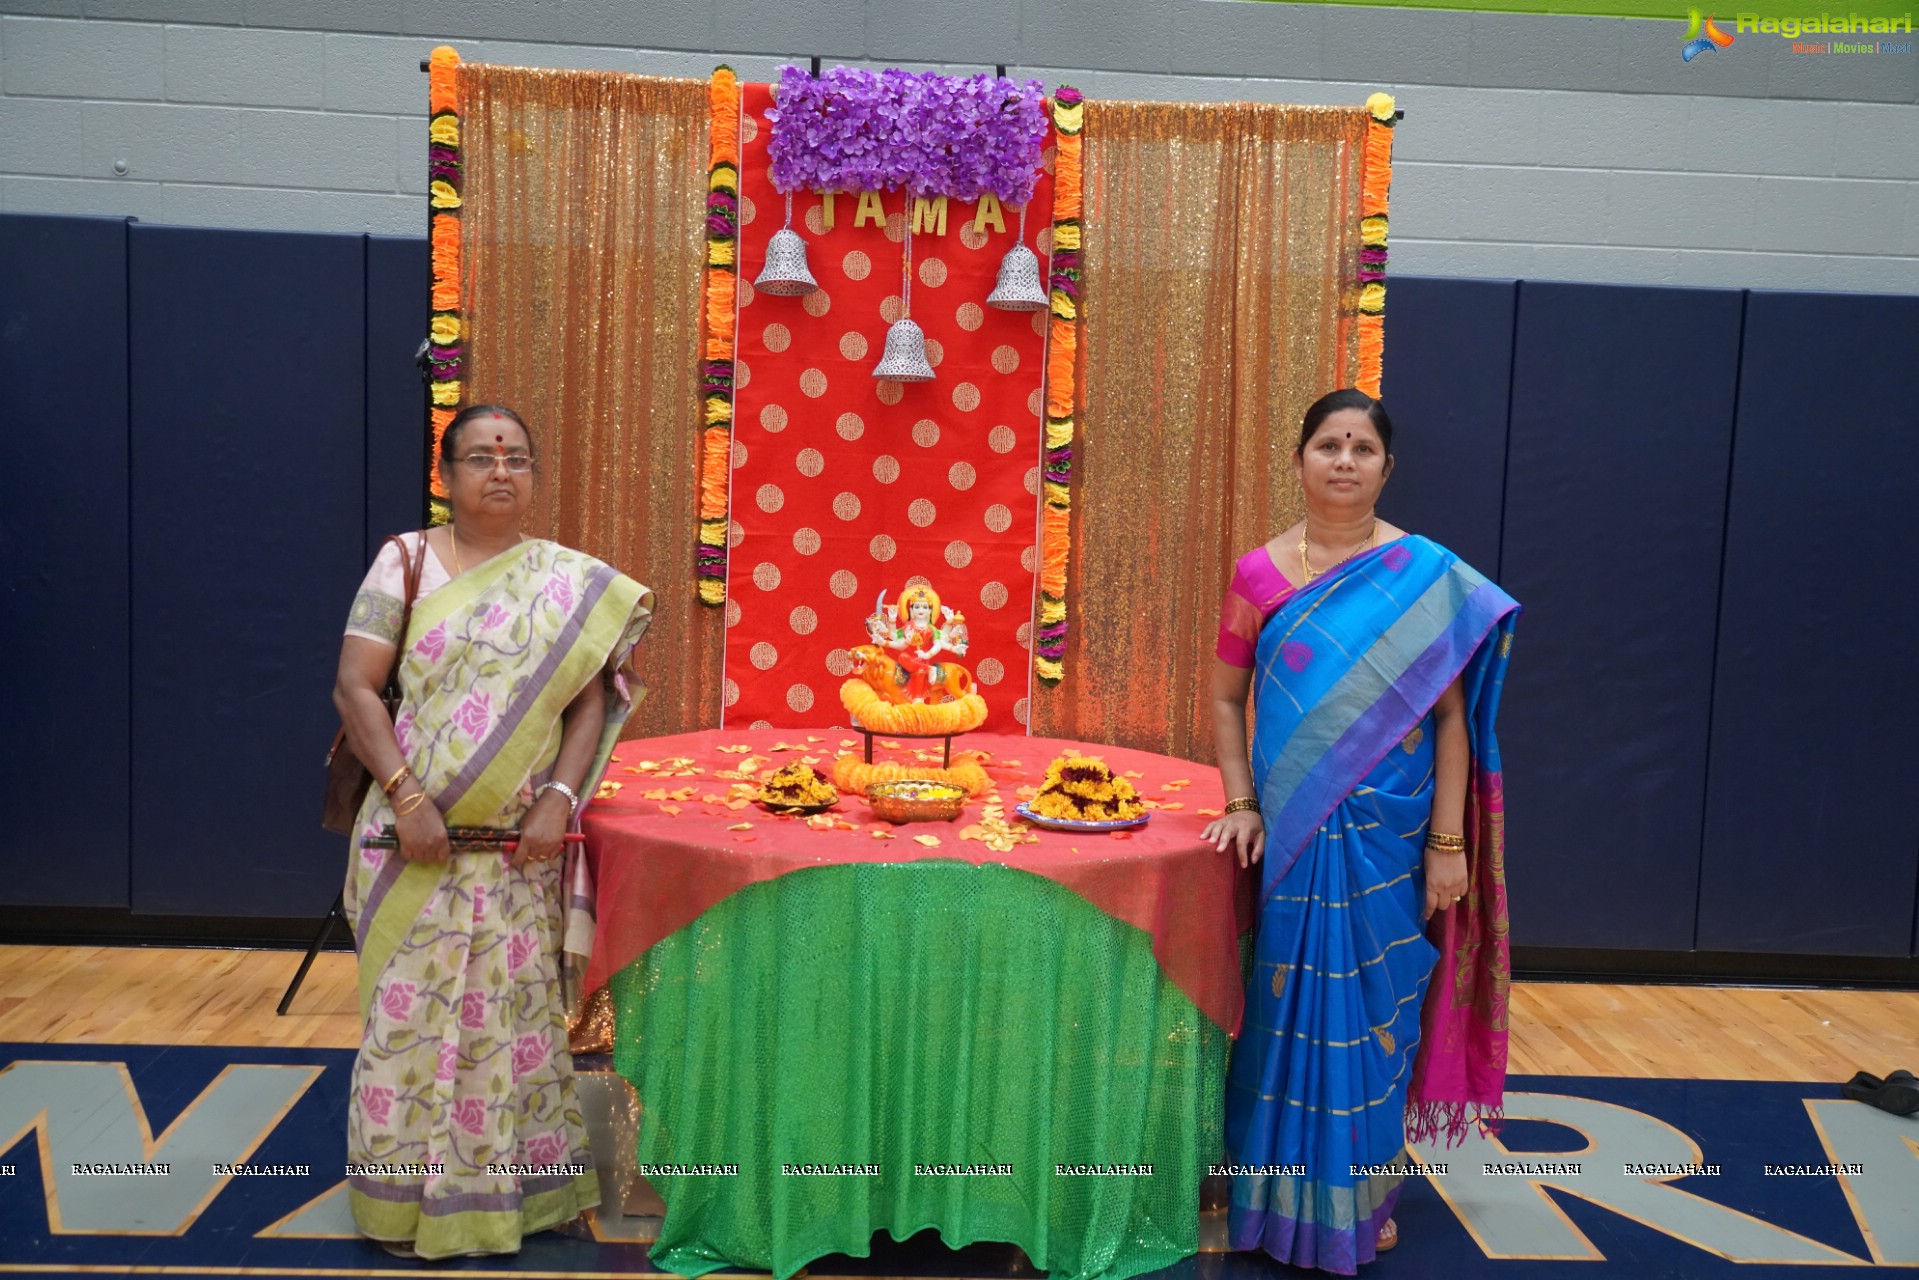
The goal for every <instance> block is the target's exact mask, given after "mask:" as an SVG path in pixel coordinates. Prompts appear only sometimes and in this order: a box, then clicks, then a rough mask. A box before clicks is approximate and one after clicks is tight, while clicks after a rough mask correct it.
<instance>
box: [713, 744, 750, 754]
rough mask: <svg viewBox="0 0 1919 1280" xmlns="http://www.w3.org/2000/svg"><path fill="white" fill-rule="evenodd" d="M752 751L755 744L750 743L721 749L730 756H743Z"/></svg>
mask: <svg viewBox="0 0 1919 1280" xmlns="http://www.w3.org/2000/svg"><path fill="white" fill-rule="evenodd" d="M752 749H753V744H752V743H750V742H741V743H738V744H736V745H734V746H730V747H721V748H720V750H721V751H724V752H725V753H726V754H727V755H729V756H743V755H745V754H746V753H747V752H749V751H751V750H752Z"/></svg>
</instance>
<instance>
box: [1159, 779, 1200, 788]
mask: <svg viewBox="0 0 1919 1280" xmlns="http://www.w3.org/2000/svg"><path fill="white" fill-rule="evenodd" d="M1192 785H1193V780H1192V779H1191V778H1174V779H1173V780H1172V781H1171V782H1168V783H1167V784H1166V785H1165V788H1164V789H1165V790H1167V791H1178V790H1180V789H1182V788H1184V787H1190V786H1192Z"/></svg>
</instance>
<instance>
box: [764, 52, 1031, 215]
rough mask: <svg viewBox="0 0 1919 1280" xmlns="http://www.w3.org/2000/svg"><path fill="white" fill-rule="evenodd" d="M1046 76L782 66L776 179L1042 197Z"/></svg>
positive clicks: (774, 116)
mask: <svg viewBox="0 0 1919 1280" xmlns="http://www.w3.org/2000/svg"><path fill="white" fill-rule="evenodd" d="M1045 96H1046V93H1045V89H1044V88H1043V87H1042V86H1041V84H1040V82H1039V81H1037V80H1023V81H1021V80H1008V79H1001V78H997V77H994V76H988V75H976V76H943V75H937V74H935V73H933V72H930V71H926V72H917V71H900V70H898V69H896V68H890V67H889V68H888V69H887V70H885V71H865V70H861V69H858V68H855V67H834V68H832V69H830V70H829V71H827V72H826V73H825V74H823V75H821V76H819V77H818V78H815V77H814V76H812V75H809V74H808V73H807V72H805V71H803V70H801V69H800V68H798V67H783V68H781V70H780V83H779V89H778V91H777V93H776V95H775V99H774V101H775V106H774V108H773V109H772V110H770V111H768V112H767V113H766V118H767V119H768V120H770V121H771V122H772V124H773V136H772V139H771V141H770V143H769V145H768V151H769V153H770V155H771V158H772V170H773V185H774V187H775V188H777V189H778V190H780V191H782V192H791V191H881V190H884V191H895V190H898V189H899V188H901V187H904V188H906V189H907V190H908V191H909V192H911V193H912V194H914V195H917V196H951V197H953V198H954V199H957V200H977V199H979V198H980V197H981V196H982V195H986V194H988V193H991V194H992V195H994V196H997V197H998V198H999V200H1000V201H1001V203H1003V204H1008V205H1012V206H1014V207H1018V206H1021V205H1024V204H1025V203H1026V202H1027V201H1028V200H1030V199H1032V198H1033V187H1034V186H1035V185H1036V184H1037V183H1038V181H1039V159H1040V150H1041V148H1042V147H1043V146H1044V145H1045V142H1046V107H1045Z"/></svg>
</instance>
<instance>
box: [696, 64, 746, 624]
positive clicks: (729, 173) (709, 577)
mask: <svg viewBox="0 0 1919 1280" xmlns="http://www.w3.org/2000/svg"><path fill="white" fill-rule="evenodd" d="M706 92H707V112H708V116H709V125H708V128H709V132H710V133H711V137H712V143H711V150H710V152H709V156H710V160H711V169H710V171H709V176H708V178H707V184H706V188H707V189H706V342H705V345H704V346H703V348H702V350H701V352H700V405H701V413H700V495H699V496H700V503H699V506H700V527H699V545H698V549H697V551H696V556H695V561H694V573H695V576H696V578H697V579H698V582H699V588H700V600H701V602H702V603H704V604H710V605H721V604H725V603H726V530H727V502H728V483H729V480H730V477H731V474H732V458H733V350H734V348H733V331H734V323H735V317H736V306H737V302H738V276H737V272H738V270H739V264H738V259H739V242H740V237H739V228H740V84H739V80H738V79H737V78H736V77H735V76H734V74H733V69H732V68H731V67H727V66H722V67H720V68H719V69H718V70H716V71H714V73H713V80H712V83H711V84H709V85H708V87H707V91H706Z"/></svg>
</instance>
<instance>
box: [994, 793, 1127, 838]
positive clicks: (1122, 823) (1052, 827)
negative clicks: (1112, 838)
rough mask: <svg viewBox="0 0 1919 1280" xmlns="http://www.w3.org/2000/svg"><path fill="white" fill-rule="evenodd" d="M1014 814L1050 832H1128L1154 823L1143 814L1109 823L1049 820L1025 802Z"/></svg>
mask: <svg viewBox="0 0 1919 1280" xmlns="http://www.w3.org/2000/svg"><path fill="white" fill-rule="evenodd" d="M1013 812H1014V813H1017V814H1018V815H1019V816H1020V817H1022V818H1024V819H1026V820H1027V821H1028V822H1030V823H1032V824H1033V825H1034V826H1036V827H1045V828H1046V829H1047V830H1048V831H1126V830H1129V829H1130V828H1133V827H1143V826H1145V825H1146V824H1147V823H1148V822H1150V821H1152V818H1153V815H1152V814H1151V813H1142V814H1140V815H1139V817H1137V818H1114V819H1112V820H1111V821H1109V822H1082V821H1080V820H1078V819H1076V818H1047V817H1042V816H1041V815H1040V814H1037V813H1034V812H1033V810H1032V806H1030V805H1028V804H1027V803H1026V802H1025V801H1024V800H1022V801H1020V802H1019V803H1018V804H1017V805H1015V806H1014V807H1013Z"/></svg>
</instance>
